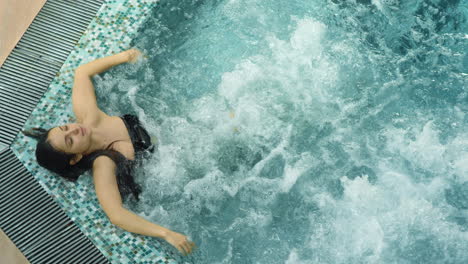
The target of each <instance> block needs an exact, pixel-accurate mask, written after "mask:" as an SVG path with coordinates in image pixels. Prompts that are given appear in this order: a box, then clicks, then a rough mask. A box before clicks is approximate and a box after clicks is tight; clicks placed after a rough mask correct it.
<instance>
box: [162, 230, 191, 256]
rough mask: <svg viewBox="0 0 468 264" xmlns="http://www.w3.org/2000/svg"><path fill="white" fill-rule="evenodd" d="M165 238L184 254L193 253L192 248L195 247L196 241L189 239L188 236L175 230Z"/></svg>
mask: <svg viewBox="0 0 468 264" xmlns="http://www.w3.org/2000/svg"><path fill="white" fill-rule="evenodd" d="M165 239H166V241H167V242H168V243H169V244H171V245H172V246H174V247H175V248H177V249H178V250H179V251H180V253H182V254H184V255H187V254H190V253H192V250H193V249H194V248H195V243H193V242H192V241H190V240H188V239H187V237H186V236H184V235H182V234H179V233H176V232H173V231H169V233H168V234H167V236H166V237H165Z"/></svg>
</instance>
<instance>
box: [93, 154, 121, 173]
mask: <svg viewBox="0 0 468 264" xmlns="http://www.w3.org/2000/svg"><path fill="white" fill-rule="evenodd" d="M115 167H116V164H115V162H114V160H113V159H112V158H111V157H109V156H107V155H100V156H98V157H97V158H95V159H94V161H93V170H97V169H104V168H109V169H113V168H115Z"/></svg>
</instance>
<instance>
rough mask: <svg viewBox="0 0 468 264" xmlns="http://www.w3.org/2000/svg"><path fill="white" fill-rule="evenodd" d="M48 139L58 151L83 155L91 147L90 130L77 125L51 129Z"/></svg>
mask: <svg viewBox="0 0 468 264" xmlns="http://www.w3.org/2000/svg"><path fill="white" fill-rule="evenodd" d="M48 139H49V142H50V144H51V145H52V146H53V147H54V148H55V149H57V150H59V151H63V152H66V153H72V154H83V153H84V152H85V151H86V150H87V149H89V147H90V145H91V128H89V127H87V126H85V125H83V124H78V123H73V124H65V125H62V126H58V127H54V128H52V129H51V130H50V132H49V137H48Z"/></svg>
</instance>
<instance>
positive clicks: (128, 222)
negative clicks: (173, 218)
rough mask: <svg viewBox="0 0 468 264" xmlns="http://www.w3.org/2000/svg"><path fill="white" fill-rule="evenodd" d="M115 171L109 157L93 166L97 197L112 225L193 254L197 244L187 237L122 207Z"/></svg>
mask: <svg viewBox="0 0 468 264" xmlns="http://www.w3.org/2000/svg"><path fill="white" fill-rule="evenodd" d="M115 169H116V166H115V163H114V161H112V160H111V159H110V158H109V157H107V156H100V157H98V158H96V160H95V161H94V164H93V178H94V186H95V188H96V195H97V197H98V200H99V203H100V204H101V206H102V208H103V210H104V212H105V213H106V214H107V216H108V217H109V219H110V221H111V223H113V224H114V225H116V226H118V227H120V228H122V229H125V230H127V231H129V232H133V233H137V234H141V235H145V236H154V237H159V238H162V239H165V240H166V241H167V242H168V243H170V244H171V245H172V246H174V247H176V248H177V249H178V250H179V251H180V252H181V253H183V254H189V253H191V252H192V248H193V247H194V246H195V244H194V243H193V242H191V241H189V240H188V239H187V237H186V236H184V235H182V234H179V233H176V232H173V231H171V230H169V229H167V228H164V227H162V226H159V225H156V224H154V223H151V222H149V221H147V220H146V219H144V218H142V217H140V216H138V215H137V214H134V213H132V212H130V211H129V210H127V209H125V208H124V207H123V206H122V198H121V196H120V193H119V189H118V186H117V180H116V177H115Z"/></svg>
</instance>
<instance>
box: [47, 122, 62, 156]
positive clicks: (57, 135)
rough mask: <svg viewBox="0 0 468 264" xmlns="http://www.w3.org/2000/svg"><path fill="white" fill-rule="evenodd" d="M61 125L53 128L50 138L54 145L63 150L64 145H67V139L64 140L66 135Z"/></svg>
mask: <svg viewBox="0 0 468 264" xmlns="http://www.w3.org/2000/svg"><path fill="white" fill-rule="evenodd" d="M60 127H62V126H57V127H54V128H52V129H51V130H50V132H49V138H48V139H49V142H50V144H51V145H52V147H54V148H56V149H58V150H62V151H63V147H64V146H65V145H64V143H65V141H64V136H63V134H62V133H63V132H62V130H61V129H60Z"/></svg>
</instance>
